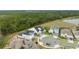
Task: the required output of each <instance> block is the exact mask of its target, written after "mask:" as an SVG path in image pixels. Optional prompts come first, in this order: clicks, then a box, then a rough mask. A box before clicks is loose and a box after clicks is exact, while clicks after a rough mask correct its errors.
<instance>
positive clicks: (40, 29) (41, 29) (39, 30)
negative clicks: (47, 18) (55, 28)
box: [35, 26, 45, 33]
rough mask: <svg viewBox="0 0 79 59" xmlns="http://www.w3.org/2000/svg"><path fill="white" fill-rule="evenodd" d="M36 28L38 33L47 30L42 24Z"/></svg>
mask: <svg viewBox="0 0 79 59" xmlns="http://www.w3.org/2000/svg"><path fill="white" fill-rule="evenodd" d="M35 29H36V31H37V33H43V32H44V31H45V30H44V29H43V28H42V27H41V26H36V27H35Z"/></svg>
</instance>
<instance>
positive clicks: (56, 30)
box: [49, 26, 59, 34]
mask: <svg viewBox="0 0 79 59" xmlns="http://www.w3.org/2000/svg"><path fill="white" fill-rule="evenodd" d="M49 33H52V34H53V33H59V28H58V27H55V26H53V27H51V28H50V29H49Z"/></svg>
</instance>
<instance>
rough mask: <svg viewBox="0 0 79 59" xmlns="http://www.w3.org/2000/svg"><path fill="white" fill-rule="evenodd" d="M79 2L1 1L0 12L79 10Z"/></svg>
mask: <svg viewBox="0 0 79 59" xmlns="http://www.w3.org/2000/svg"><path fill="white" fill-rule="evenodd" d="M78 5H79V0H0V10H9V9H10V10H52V9H54V10H63V9H64V10H68V9H69V10H71V9H75V10H77V9H79V7H78Z"/></svg>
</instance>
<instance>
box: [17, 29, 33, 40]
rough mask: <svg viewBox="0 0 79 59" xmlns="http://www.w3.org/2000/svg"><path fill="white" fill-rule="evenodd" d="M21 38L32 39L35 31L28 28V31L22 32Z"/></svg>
mask: <svg viewBox="0 0 79 59" xmlns="http://www.w3.org/2000/svg"><path fill="white" fill-rule="evenodd" d="M18 37H19V38H21V39H26V40H30V41H31V40H32V39H33V38H34V31H31V30H27V31H26V32H22V33H20V34H19V35H18Z"/></svg>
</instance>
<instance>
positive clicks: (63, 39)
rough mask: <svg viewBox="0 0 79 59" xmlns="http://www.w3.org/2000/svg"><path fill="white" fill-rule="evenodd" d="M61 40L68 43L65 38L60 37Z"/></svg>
mask: <svg viewBox="0 0 79 59" xmlns="http://www.w3.org/2000/svg"><path fill="white" fill-rule="evenodd" d="M59 40H62V41H64V42H67V38H65V37H62V36H61V37H59Z"/></svg>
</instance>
